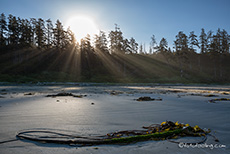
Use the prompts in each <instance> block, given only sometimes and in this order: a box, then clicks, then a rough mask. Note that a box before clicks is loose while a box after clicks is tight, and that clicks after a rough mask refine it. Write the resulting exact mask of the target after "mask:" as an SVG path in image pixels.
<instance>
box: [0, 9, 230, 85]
mask: <svg viewBox="0 0 230 154" xmlns="http://www.w3.org/2000/svg"><path fill="white" fill-rule="evenodd" d="M75 35H77V34H74V33H73V32H72V31H71V29H70V28H67V29H64V26H63V24H62V23H61V21H60V20H57V21H56V22H55V23H54V24H53V23H52V21H51V19H47V20H44V19H42V18H38V19H35V18H30V19H22V18H20V17H16V16H13V15H11V14H10V15H8V17H6V15H5V14H4V13H2V14H1V16H0V81H1V82H5V81H6V82H52V81H54V82H122V83H127V82H141V83H148V82H152V83H229V82H230V67H229V66H230V50H229V45H230V35H229V34H228V32H227V31H226V30H224V29H220V28H219V29H217V30H216V31H215V32H214V31H211V30H210V31H208V32H206V31H205V29H204V28H201V33H200V34H199V35H196V34H195V33H194V31H191V32H190V33H189V34H187V35H186V34H185V33H184V32H183V31H179V32H178V34H177V35H176V36H175V40H174V45H173V48H172V49H171V48H170V47H168V42H167V39H166V38H161V39H160V41H159V42H156V38H155V36H154V35H153V34H150V42H149V44H150V45H149V49H146V47H145V44H139V43H138V42H136V40H135V38H133V37H131V38H129V39H128V38H125V37H124V36H123V32H122V31H121V29H120V28H119V27H118V26H117V25H116V24H115V28H114V30H111V31H109V32H108V34H107V33H106V32H104V31H100V32H99V34H95V36H90V35H87V36H85V38H82V39H81V40H80V42H77V41H76V39H75Z"/></svg>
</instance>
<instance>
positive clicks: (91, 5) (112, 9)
mask: <svg viewBox="0 0 230 154" xmlns="http://www.w3.org/2000/svg"><path fill="white" fill-rule="evenodd" d="M0 13H5V15H6V16H8V15H9V14H12V15H15V16H18V17H21V18H32V17H33V18H43V19H48V18H51V20H52V21H53V22H55V21H56V20H57V19H60V20H61V22H62V23H63V24H64V25H65V23H66V21H67V19H68V18H69V17H70V16H74V15H79V14H81V15H86V16H89V17H91V18H92V19H94V21H95V23H96V24H97V25H98V27H99V28H100V29H101V30H104V31H107V32H108V31H110V30H113V29H114V24H115V23H117V24H118V25H119V27H120V28H121V30H122V32H123V34H124V36H125V37H126V38H130V37H134V38H135V39H136V41H137V42H138V43H145V44H146V46H148V45H149V42H150V37H151V36H152V35H153V34H154V35H155V36H156V39H157V42H159V41H160V39H161V38H162V37H165V38H166V39H167V40H168V42H169V45H170V46H172V44H173V40H175V36H176V35H177V33H178V32H179V31H184V33H186V34H187V35H188V34H189V32H191V31H195V34H197V35H199V34H200V31H201V28H205V30H206V31H209V30H213V31H214V32H216V30H217V28H221V29H225V30H227V32H228V33H230V18H229V16H230V0H0Z"/></svg>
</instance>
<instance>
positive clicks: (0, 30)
mask: <svg viewBox="0 0 230 154" xmlns="http://www.w3.org/2000/svg"><path fill="white" fill-rule="evenodd" d="M6 31H7V23H6V16H5V14H4V13H2V14H1V16H0V46H3V45H6V40H7V38H6Z"/></svg>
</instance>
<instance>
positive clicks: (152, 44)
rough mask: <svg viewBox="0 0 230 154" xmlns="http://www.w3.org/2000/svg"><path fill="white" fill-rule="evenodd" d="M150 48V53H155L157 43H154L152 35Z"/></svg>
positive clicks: (154, 39)
mask: <svg viewBox="0 0 230 154" xmlns="http://www.w3.org/2000/svg"><path fill="white" fill-rule="evenodd" d="M150 47H151V48H152V50H151V51H152V52H155V49H156V48H157V42H156V38H155V35H152V37H151V41H150Z"/></svg>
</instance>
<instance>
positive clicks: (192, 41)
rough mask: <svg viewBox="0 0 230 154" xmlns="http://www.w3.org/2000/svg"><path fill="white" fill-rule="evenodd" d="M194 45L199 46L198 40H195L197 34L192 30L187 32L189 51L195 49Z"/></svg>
mask: <svg viewBox="0 0 230 154" xmlns="http://www.w3.org/2000/svg"><path fill="white" fill-rule="evenodd" d="M194 46H196V47H198V48H199V41H198V40H197V35H195V34H194V31H192V32H190V34H189V48H190V50H191V51H193V52H194V51H196V50H195V49H194Z"/></svg>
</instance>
